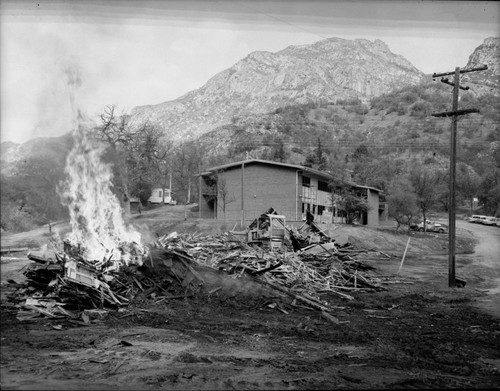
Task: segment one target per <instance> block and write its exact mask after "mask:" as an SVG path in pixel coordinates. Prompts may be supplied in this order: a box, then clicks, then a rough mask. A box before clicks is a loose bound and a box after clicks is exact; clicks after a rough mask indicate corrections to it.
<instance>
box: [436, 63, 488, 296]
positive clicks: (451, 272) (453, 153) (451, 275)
mask: <svg viewBox="0 0 500 391" xmlns="http://www.w3.org/2000/svg"><path fill="white" fill-rule="evenodd" d="M486 69H488V67H487V66H486V65H483V66H481V67H478V68H470V69H462V70H461V69H460V68H459V67H457V68H455V71H454V72H445V73H434V74H433V75H432V78H433V79H434V78H436V77H440V76H447V75H454V80H453V82H450V80H449V79H448V78H444V77H443V78H441V82H442V83H445V84H448V85H451V86H453V103H452V111H446V112H442V113H435V114H432V116H433V117H452V118H451V135H450V178H449V195H448V209H449V210H448V226H449V230H448V286H449V287H450V288H454V287H455V286H456V280H455V238H456V226H455V178H456V169H455V167H456V161H457V122H458V116H459V115H463V114H469V113H479V110H478V109H465V110H458V92H459V89H462V90H468V89H469V87H462V86H460V74H461V73H468V72H477V71H484V70H486Z"/></svg>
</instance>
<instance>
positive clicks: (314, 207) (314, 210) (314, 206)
mask: <svg viewBox="0 0 500 391" xmlns="http://www.w3.org/2000/svg"><path fill="white" fill-rule="evenodd" d="M312 213H313V215H314V214H316V204H313V210H312Z"/></svg>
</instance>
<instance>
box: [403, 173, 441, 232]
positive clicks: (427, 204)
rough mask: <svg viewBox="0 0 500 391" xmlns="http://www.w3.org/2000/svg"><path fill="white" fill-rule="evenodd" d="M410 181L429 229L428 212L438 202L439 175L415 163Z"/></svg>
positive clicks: (425, 228)
mask: <svg viewBox="0 0 500 391" xmlns="http://www.w3.org/2000/svg"><path fill="white" fill-rule="evenodd" d="M410 182H411V184H412V186H413V189H414V191H415V194H416V197H417V205H418V207H419V209H420V212H421V213H422V219H423V223H424V231H426V230H427V227H426V224H425V222H426V220H427V213H428V212H429V210H430V209H431V208H432V207H433V206H434V205H435V204H436V200H437V196H438V192H437V191H436V186H437V183H438V175H437V174H436V173H434V172H432V171H431V170H429V169H428V168H426V167H424V166H422V165H420V164H415V165H414V166H413V169H412V170H411V171H410Z"/></svg>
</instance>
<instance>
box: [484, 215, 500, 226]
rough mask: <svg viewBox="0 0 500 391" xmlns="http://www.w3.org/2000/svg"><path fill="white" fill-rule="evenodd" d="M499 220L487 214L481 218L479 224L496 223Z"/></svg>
mask: <svg viewBox="0 0 500 391" xmlns="http://www.w3.org/2000/svg"><path fill="white" fill-rule="evenodd" d="M499 221H500V219H498V218H496V217H493V216H487V217H486V218H485V219H484V220H481V224H484V225H497V223H498V222H499Z"/></svg>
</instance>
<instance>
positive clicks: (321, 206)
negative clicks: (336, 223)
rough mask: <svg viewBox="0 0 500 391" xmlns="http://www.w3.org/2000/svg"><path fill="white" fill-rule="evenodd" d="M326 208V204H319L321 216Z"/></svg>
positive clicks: (319, 214)
mask: <svg viewBox="0 0 500 391" xmlns="http://www.w3.org/2000/svg"><path fill="white" fill-rule="evenodd" d="M324 210H325V207H324V205H318V216H321V215H322V214H323V211H324Z"/></svg>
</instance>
